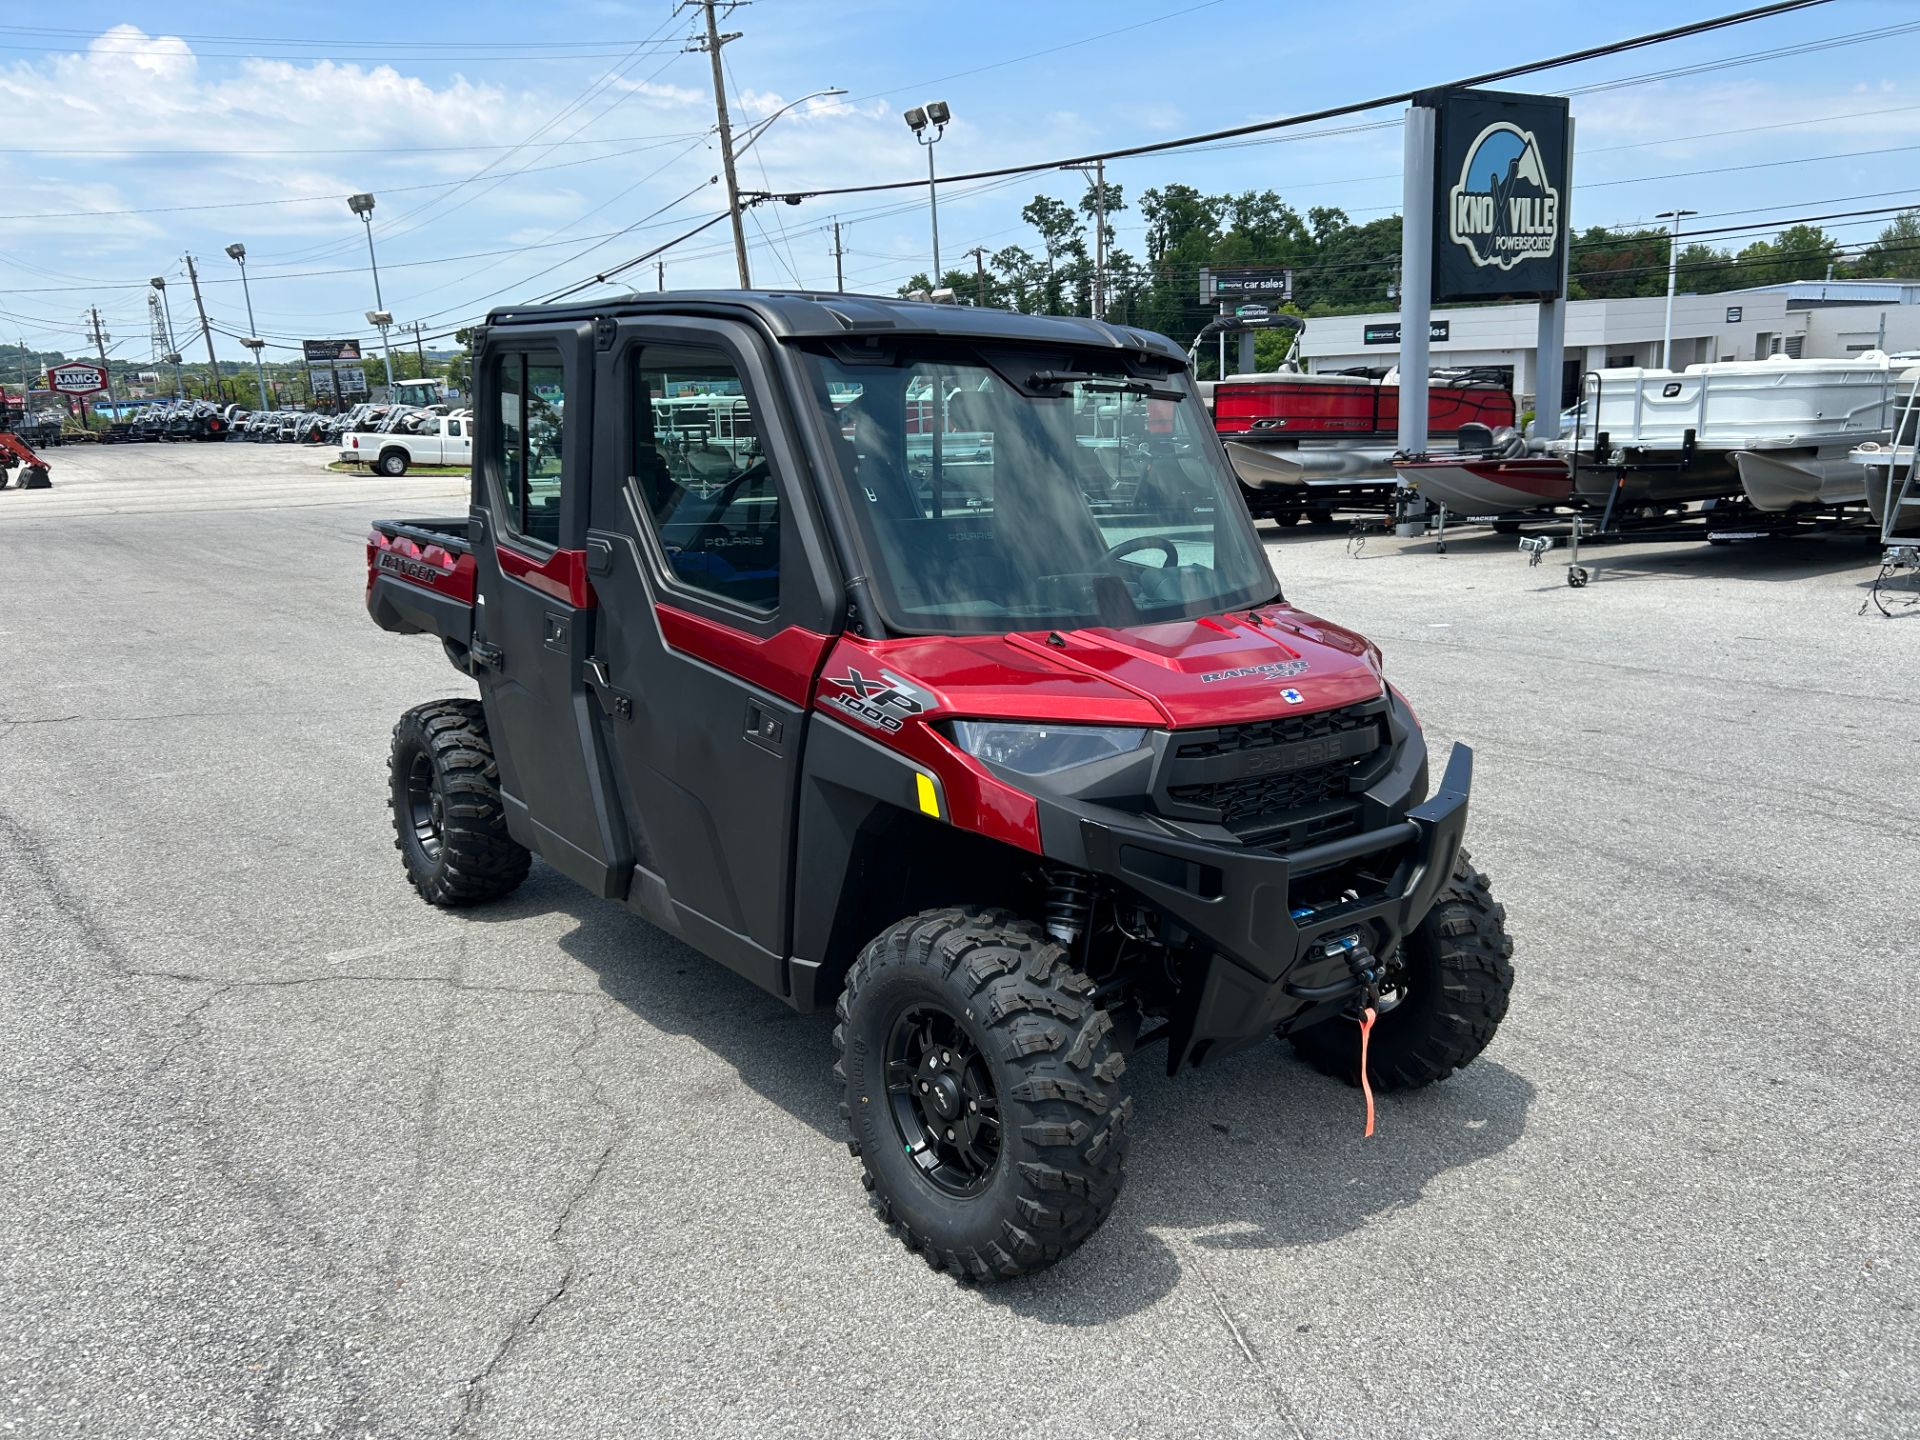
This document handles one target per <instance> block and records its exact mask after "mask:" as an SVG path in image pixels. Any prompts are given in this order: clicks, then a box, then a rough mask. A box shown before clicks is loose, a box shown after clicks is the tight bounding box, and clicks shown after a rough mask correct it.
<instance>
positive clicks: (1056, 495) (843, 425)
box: [812, 346, 1276, 633]
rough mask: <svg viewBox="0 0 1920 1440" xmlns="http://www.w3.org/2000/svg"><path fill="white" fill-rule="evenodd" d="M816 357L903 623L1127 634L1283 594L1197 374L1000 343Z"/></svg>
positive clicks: (888, 595)
mask: <svg viewBox="0 0 1920 1440" xmlns="http://www.w3.org/2000/svg"><path fill="white" fill-rule="evenodd" d="M812 364H813V365H814V367H815V371H816V377H817V380H818V394H819V398H820V399H821V400H822V401H823V402H824V403H828V404H830V405H831V407H832V410H833V415H832V418H831V422H830V423H831V424H832V426H833V429H834V432H835V434H837V435H838V437H839V440H840V443H839V445H838V447H837V448H838V451H839V457H840V467H839V468H840V472H841V480H842V482H843V484H844V486H845V489H846V492H847V495H848V497H849V499H850V501H851V504H852V508H853V511H854V514H855V516H856V517H857V524H858V525H859V527H860V531H861V540H862V542H863V543H864V545H865V546H866V547H867V551H868V556H869V559H870V562H871V564H872V566H873V568H874V571H875V573H874V575H873V577H872V579H873V583H874V586H875V588H876V590H877V592H878V594H877V597H876V598H877V599H878V600H879V602H880V606H881V609H882V611H883V613H884V614H885V615H886V616H887V617H888V618H889V620H890V621H892V622H893V623H895V624H897V625H899V626H901V627H903V628H905V629H908V630H912V631H919V632H959V633H983V632H993V631H998V630H1046V629H1051V630H1066V629H1077V628H1081V627H1085V626H1127V625H1139V624H1146V623H1152V622H1156V621H1168V620H1183V619H1196V618H1198V617H1200V616H1202V615H1208V614H1216V613H1218V612H1220V611H1223V610H1229V609H1233V608H1236V607H1239V606H1244V605H1256V604H1260V603H1262V602H1264V601H1267V600H1270V599H1272V598H1273V596H1274V593H1275V590H1276V586H1275V584H1274V579H1273V572H1272V569H1271V568H1270V567H1269V565H1268V564H1267V558H1266V554H1265V552H1264V551H1263V550H1262V549H1261V547H1260V543H1259V541H1258V539H1257V538H1256V537H1255V535H1254V533H1253V526H1252V524H1251V523H1250V522H1249V521H1248V519H1247V513H1246V507H1245V506H1244V505H1243V504H1242V503H1241V501H1240V498H1239V494H1238V491H1237V489H1236V488H1235V487H1236V483H1237V482H1236V481H1235V479H1234V476H1233V473H1232V471H1231V470H1230V469H1228V467H1227V462H1226V457H1225V455H1224V454H1223V453H1222V451H1221V448H1220V442H1219V440H1218V439H1217V438H1216V437H1215V435H1214V432H1213V427H1212V425H1211V424H1209V423H1208V420H1207V415H1206V411H1205V410H1204V409H1203V408H1202V407H1201V404H1200V402H1199V400H1198V399H1196V398H1195V397H1194V395H1193V394H1192V392H1191V390H1190V389H1189V387H1188V384H1187V380H1186V377H1185V376H1184V375H1181V374H1175V375H1171V376H1168V375H1154V376H1150V377H1146V378H1142V377H1140V376H1137V375H1128V374H1126V373H1123V372H1122V371H1121V369H1120V367H1119V362H1118V361H1117V360H1116V358H1115V357H1114V356H1112V355H1111V354H1102V353H1099V352H1094V353H1087V352H1079V353H1073V352H1067V351H1059V352H1055V353H1051V354H1042V353H1035V352H1031V351H1027V350H1024V349H1022V350H1019V351H1016V350H1013V349H1011V348H1006V349H1003V348H1001V347H997V346H980V347H976V348H968V349H955V348H950V347H944V346H943V347H939V348H934V347H927V348H924V349H919V350H916V349H913V348H909V347H905V346H900V347H876V349H875V351H874V353H873V355H872V358H868V356H867V355H865V354H858V353H856V352H854V351H852V350H850V349H837V350H835V351H833V352H829V353H816V354H815V355H814V356H813V358H812Z"/></svg>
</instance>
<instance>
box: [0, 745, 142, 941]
mask: <svg viewBox="0 0 1920 1440" xmlns="http://www.w3.org/2000/svg"><path fill="white" fill-rule="evenodd" d="M16 723H19V722H16ZM8 733H9V734H11V733H12V732H11V731H9V732H8ZM0 840H4V841H5V844H6V849H7V851H8V853H10V854H12V855H14V856H16V857H17V858H18V859H19V861H20V863H21V864H22V865H23V866H25V868H26V871H27V873H28V874H29V875H31V876H32V877H33V880H34V882H35V883H36V884H38V885H39V887H40V888H41V889H42V890H43V891H45V892H46V896H47V903H48V904H50V905H51V906H52V907H53V909H54V913H55V914H57V915H58V916H60V918H61V919H63V920H65V921H66V922H67V923H68V924H69V925H71V926H72V927H73V928H74V929H75V930H78V931H79V932H80V935H81V937H82V938H83V939H84V940H85V941H86V942H87V943H88V944H89V945H90V946H92V948H93V949H94V950H95V951H97V952H98V953H99V955H100V956H101V957H102V958H104V959H105V960H106V962H107V963H108V965H109V966H110V967H112V968H114V969H118V970H124V969H125V968H126V962H127V956H126V952H125V951H124V950H123V949H122V948H121V945H120V942H119V941H118V940H117V939H115V938H114V936H113V935H112V934H110V933H109V932H108V930H107V928H106V926H105V925H103V924H102V923H101V922H100V921H99V920H97V919H96V918H95V917H94V915H93V913H92V912H91V911H90V910H88V909H87V906H86V904H85V902H84V901H82V900H81V899H80V897H79V896H78V895H76V894H75V893H74V892H73V891H72V890H70V889H69V888H68V887H67V884H66V882H65V881H64V880H62V879H61V878H60V872H59V871H58V870H57V869H56V868H55V867H54V863H53V859H52V857H51V856H50V855H49V854H48V853H47V847H46V844H45V843H44V842H43V841H42V840H41V839H40V838H39V837H38V836H37V835H35V834H34V833H33V831H31V830H29V829H28V828H27V827H26V826H25V825H23V824H21V823H20V822H19V821H18V820H16V819H14V818H13V817H12V816H11V815H7V814H4V813H0Z"/></svg>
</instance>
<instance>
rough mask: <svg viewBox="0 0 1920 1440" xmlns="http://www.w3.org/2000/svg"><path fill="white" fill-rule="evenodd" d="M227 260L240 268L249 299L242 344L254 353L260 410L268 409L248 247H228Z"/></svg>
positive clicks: (237, 244) (242, 286)
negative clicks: (249, 284) (254, 318)
mask: <svg viewBox="0 0 1920 1440" xmlns="http://www.w3.org/2000/svg"><path fill="white" fill-rule="evenodd" d="M227 258H228V259H229V260H231V261H233V263H234V264H236V265H238V266H239V267H240V293H241V294H242V295H244V296H246V297H247V338H246V339H245V340H242V341H241V342H240V344H241V345H242V347H244V348H245V349H248V350H251V351H252V352H253V373H254V374H255V375H256V376H257V377H259V380H260V408H261V409H262V410H265V409H266V408H267V367H266V366H265V365H263V364H262V363H261V362H260V351H261V349H262V348H263V347H264V345H265V343H266V342H265V341H263V340H261V339H260V337H259V336H258V335H255V334H254V333H253V332H254V331H255V330H256V329H257V328H258V327H257V326H256V325H255V324H254V323H253V291H252V289H251V288H250V287H249V286H248V285H247V247H246V246H244V245H242V244H241V243H240V242H239V241H237V240H236V241H234V243H233V244H231V245H229V246H227Z"/></svg>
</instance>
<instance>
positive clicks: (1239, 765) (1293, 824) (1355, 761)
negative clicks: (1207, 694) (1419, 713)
mask: <svg viewBox="0 0 1920 1440" xmlns="http://www.w3.org/2000/svg"><path fill="white" fill-rule="evenodd" d="M1383 714H1384V707H1383V706H1382V705H1381V703H1380V702H1379V701H1377V700H1376V701H1369V702H1366V703H1364V704H1360V705H1351V706H1348V707H1347V708H1346V709H1344V710H1328V711H1322V712H1320V713H1319V714H1315V715H1299V716H1294V715H1280V716H1275V717H1274V718H1272V719H1269V720H1256V721H1253V722H1250V723H1247V724H1242V725H1226V726H1222V727H1220V728H1219V729H1217V730H1207V731H1200V732H1196V733H1194V734H1191V735H1188V736H1181V737H1177V744H1176V746H1175V749H1174V751H1173V755H1172V756H1171V757H1170V760H1169V763H1168V766H1167V774H1166V779H1167V786H1166V790H1165V792H1164V793H1165V796H1166V799H1167V801H1168V802H1169V805H1170V806H1171V807H1172V809H1173V810H1174V811H1175V812H1176V813H1184V814H1186V815H1189V816H1195V817H1198V816H1201V815H1204V816H1205V817H1206V818H1208V819H1210V820H1214V821H1216V822H1217V823H1219V824H1223V825H1227V826H1229V827H1231V828H1232V829H1233V830H1235V831H1236V832H1238V833H1239V834H1240V835H1241V836H1242V837H1243V838H1245V839H1247V840H1248V841H1250V842H1252V843H1258V844H1261V845H1265V846H1275V845H1277V846H1279V847H1282V848H1289V849H1290V848H1295V847H1297V846H1299V845H1303V844H1309V843H1312V842H1315V841H1319V840H1330V839H1333V838H1335V837H1337V836H1339V835H1344V834H1347V833H1350V832H1351V830H1352V829H1353V828H1354V826H1355V825H1356V824H1357V821H1358V808H1359V807H1358V802H1357V800H1356V799H1354V798H1353V795H1352V789H1351V787H1352V781H1353V779H1354V777H1355V776H1356V775H1359V774H1362V773H1363V772H1367V771H1371V770H1373V769H1374V768H1376V766H1377V764H1378V762H1379V759H1380V756H1381V752H1382V749H1383V748H1384V747H1385V745H1386V743H1387V736H1386V728H1385V725H1384V722H1383V718H1382V717H1383ZM1328 742H1331V743H1330V744H1329V743H1328ZM1330 749H1331V750H1333V751H1335V752H1337V753H1334V754H1333V755H1332V758H1325V757H1326V756H1327V755H1328V752H1329V750H1330ZM1289 751H1293V752H1294V753H1291V754H1290V753H1288V752H1289Z"/></svg>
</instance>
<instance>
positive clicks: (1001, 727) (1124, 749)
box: [953, 720, 1147, 775]
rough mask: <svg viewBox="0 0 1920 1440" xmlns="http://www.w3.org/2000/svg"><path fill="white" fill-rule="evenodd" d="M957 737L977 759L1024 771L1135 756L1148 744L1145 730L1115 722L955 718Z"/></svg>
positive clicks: (1050, 771)
mask: <svg viewBox="0 0 1920 1440" xmlns="http://www.w3.org/2000/svg"><path fill="white" fill-rule="evenodd" d="M953 739H954V743H955V744H957V745H958V746H959V747H960V748H961V749H962V750H964V751H966V752H967V753H968V754H969V755H971V756H973V757H974V758H975V759H976V760H985V761H986V762H987V763H989V764H991V765H998V766H1001V767H1002V768H1003V769H1007V770H1012V771H1014V772H1015V773H1016V774H1020V775H1052V774H1055V773H1057V772H1058V771H1061V770H1071V769H1072V768H1073V767H1074V766H1076V765H1091V764H1092V763H1093V762H1094V761H1096V760H1111V759H1114V758H1115V757H1116V756H1120V755H1131V754H1132V753H1133V752H1134V751H1136V750H1138V749H1139V748H1140V747H1141V746H1142V745H1145V744H1146V743H1147V732H1146V731H1145V730H1143V729H1131V728H1122V727H1120V726H1114V725H1009V724H1004V723H1002V722H1000V721H997V720H956V721H954V722H953Z"/></svg>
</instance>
